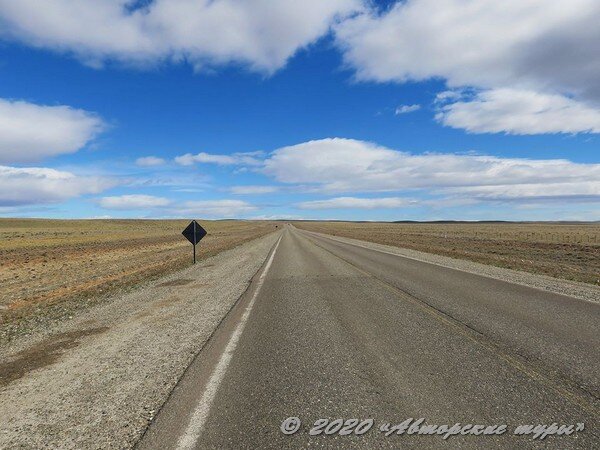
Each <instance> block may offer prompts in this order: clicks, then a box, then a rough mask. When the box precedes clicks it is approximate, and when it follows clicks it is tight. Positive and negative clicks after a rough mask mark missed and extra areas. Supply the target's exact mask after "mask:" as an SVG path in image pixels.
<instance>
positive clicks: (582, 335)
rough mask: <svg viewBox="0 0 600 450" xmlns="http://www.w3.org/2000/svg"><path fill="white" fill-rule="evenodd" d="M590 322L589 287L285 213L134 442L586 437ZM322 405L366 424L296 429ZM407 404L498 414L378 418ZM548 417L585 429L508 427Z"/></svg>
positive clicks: (509, 444)
mask: <svg viewBox="0 0 600 450" xmlns="http://www.w3.org/2000/svg"><path fill="white" fill-rule="evenodd" d="M599 324H600V305H598V304H596V303H592V302H587V301H583V300H578V299H575V298H571V297H567V296H561V295H558V294H552V293H548V292H545V291H542V290H538V289H534V288H530V287H524V286H521V285H516V284H511V283H508V282H505V281H499V280H496V279H493V278H488V277H484V276H479V275H474V274H472V273H467V272H463V271H459V270H456V269H450V268H446V267H442V266H438V265H435V264H430V263H424V262H420V261H417V260H414V259H409V258H405V257H401V256H397V255H393V254H390V253H385V252H382V251H378V250H374V249H369V248H366V247H363V246H358V245H354V244H349V243H347V242H342V241H341V240H338V239H336V238H334V237H328V236H325V235H318V234H315V233H310V232H306V231H301V230H298V229H296V228H294V227H292V226H286V227H285V229H284V230H283V231H282V233H281V239H280V240H279V241H278V243H277V244H276V246H275V247H274V248H273V250H272V252H271V254H270V256H269V258H268V260H267V261H266V262H265V264H264V265H263V268H262V269H261V271H259V273H258V274H257V275H256V276H255V278H254V280H253V283H252V284H251V286H250V288H249V289H248V291H247V292H246V294H245V295H244V297H243V298H242V299H240V302H239V303H238V305H237V306H236V308H234V310H232V312H231V313H230V314H229V315H228V317H227V318H226V319H225V320H224V322H223V323H222V325H221V326H220V327H219V329H218V330H217V331H216V332H215V334H214V335H213V337H212V338H211V340H210V341H209V344H208V345H207V346H206V347H205V348H204V350H203V351H202V352H201V353H200V354H199V356H198V358H197V359H196V360H195V361H194V363H193V364H192V365H191V366H190V367H189V368H188V370H187V372H186V373H185V375H184V376H183V378H182V380H181V382H180V383H179V384H178V386H177V388H176V389H175V390H174V391H173V393H172V395H171V397H170V398H169V400H168V401H167V403H166V404H165V406H164V407H163V409H162V410H161V411H160V413H159V414H158V416H157V418H156V420H155V421H154V422H153V424H152V425H151V427H150V428H149V429H148V431H147V432H146V434H145V436H144V438H143V439H142V441H141V442H140V443H139V448H142V449H147V448H154V449H159V448H160V449H167V448H207V449H208V448H211V449H214V448H307V447H317V448H320V447H324V448H339V447H352V448H398V447H408V448H437V447H446V448H456V447H459V446H460V447H461V448H496V447H497V448H517V447H519V448H539V447H540V446H543V447H545V448H548V447H549V448H563V449H564V448H594V447H595V448H598V447H599V446H600V438H599V436H600V435H599V433H600V432H599V430H598V426H597V425H598V418H599V417H600V414H599V403H598V397H599V394H600V356H599V355H600V353H599V351H598V349H599V348H600V346H599V344H600V338H599V334H600V333H598V328H599V327H598V325H599ZM290 416H292V417H298V418H299V419H300V420H301V422H302V425H301V427H300V429H299V430H298V431H297V432H296V433H295V434H293V435H286V434H284V433H283V432H282V431H281V430H280V425H281V423H282V421H283V420H284V419H286V418H287V417H290ZM319 418H327V419H329V420H334V419H338V418H341V419H351V418H357V419H360V420H366V419H373V427H372V428H371V429H370V430H369V431H368V432H367V433H365V434H363V435H360V436H357V435H354V434H351V435H347V436H340V435H339V434H337V433H336V434H334V435H324V433H321V435H316V436H311V435H309V430H310V429H311V428H312V426H313V423H314V422H315V421H316V420H317V419H319ZM409 418H414V419H419V418H425V419H426V423H428V424H436V425H444V424H447V425H454V424H455V423H460V424H461V426H463V425H464V424H481V425H486V426H487V425H490V426H492V425H507V428H506V432H504V433H503V434H494V435H480V436H475V435H453V436H450V437H449V438H448V439H446V440H444V439H443V437H442V436H441V435H417V434H412V435H407V434H406V433H405V434H402V435H397V434H392V435H390V436H385V433H382V432H381V431H380V426H381V425H382V424H385V423H390V424H391V425H390V426H393V425H396V424H400V423H402V422H403V421H405V420H406V419H409ZM552 423H558V425H561V424H565V425H576V424H584V425H583V426H584V427H585V429H584V430H583V431H582V430H581V425H576V426H577V427H578V428H577V429H578V431H575V432H573V434H571V435H569V436H561V437H557V436H550V437H547V438H546V439H544V440H543V441H541V440H540V439H537V440H534V439H533V438H532V435H529V436H522V435H517V436H516V435H514V434H513V431H514V429H515V428H516V427H517V426H519V425H525V424H533V425H538V424H547V425H551V424H552ZM365 426H366V425H365ZM331 429H332V430H333V429H335V427H334V426H332V427H331ZM466 430H468V429H466ZM490 430H493V428H491V429H490ZM496 430H497V431H498V430H501V428H496Z"/></svg>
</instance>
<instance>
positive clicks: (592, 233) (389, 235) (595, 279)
mask: <svg viewBox="0 0 600 450" xmlns="http://www.w3.org/2000/svg"><path fill="white" fill-rule="evenodd" d="M294 225H296V226H297V227H298V228H302V229H306V230H310V231H316V232H320V233H327V234H333V235H337V236H345V237H349V238H354V239H362V240H365V241H370V242H376V243H378V244H385V245H392V246H396V247H404V248H410V249H413V250H420V251H423V252H429V253H436V254H439V255H444V256H450V257H453V258H461V259H467V260H471V261H476V262H481V263H484V264H491V265H495V266H499V267H506V268H510V269H516V270H522V271H527V272H532V273H537V274H544V275H549V276H552V277H556V278H564V279H568V280H575V281H582V282H585V283H591V284H595V285H600V224H598V223H590V224H553V223H523V224H521V223H355V222H296V223H295V224H294Z"/></svg>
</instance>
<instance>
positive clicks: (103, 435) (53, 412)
mask: <svg viewBox="0 0 600 450" xmlns="http://www.w3.org/2000/svg"><path fill="white" fill-rule="evenodd" d="M278 236H279V233H273V234H270V235H268V236H265V237H262V238H259V239H257V240H254V241H251V242H248V243H246V244H243V245H241V246H239V247H236V248H234V249H231V250H228V251H225V252H223V253H220V254H218V255H216V256H214V257H212V258H209V259H206V260H205V261H202V262H200V263H199V264H197V265H196V266H194V267H190V268H188V269H185V270H183V271H180V272H177V273H175V274H172V275H169V276H167V277H163V278H161V279H158V280H156V281H154V282H152V283H151V284H149V285H147V286H145V287H143V288H141V289H139V290H136V291H134V292H131V293H128V294H126V295H122V296H118V297H115V298H114V299H112V301H110V302H108V303H106V304H102V305H100V306H98V307H95V308H92V309H90V310H89V311H86V312H85V313H84V314H81V315H80V316H78V317H77V318H76V319H74V320H72V321H70V322H68V323H67V324H65V325H64V326H63V327H62V328H61V329H60V330H53V331H52V333H51V334H50V335H48V334H43V333H42V334H40V335H39V336H36V337H32V338H31V339H30V340H28V342H19V343H16V344H15V345H13V346H11V348H10V349H3V350H2V352H3V354H2V355H0V356H1V357H2V361H3V363H2V366H3V367H2V374H3V377H2V380H3V384H0V410H2V412H3V414H2V415H0V430H2V431H1V432H0V447H2V448H19V447H24V448H41V447H60V448H80V449H81V448H123V447H129V446H131V445H132V444H133V443H135V442H136V441H137V439H138V438H139V436H140V435H141V433H143V431H144V429H145V428H146V427H147V425H148V423H149V422H150V421H151V420H152V418H153V417H154V415H155V414H156V411H157V410H158V409H159V408H160V406H161V405H162V404H163V403H164V401H165V400H166V398H167V397H168V395H169V393H170V392H171V390H172V389H173V387H174V386H175V385H176V383H177V382H178V380H179V378H180V376H181V374H182V373H183V372H184V371H185V368H186V367H187V366H188V365H189V364H190V362H191V361H192V360H193V358H194V356H195V355H196V354H197V353H198V351H199V350H200V349H201V348H202V346H203V345H204V343H205V342H206V341H207V340H208V339H209V337H210V335H211V334H212V332H213V331H214V329H215V328H216V327H217V326H218V324H219V323H220V322H221V320H222V319H223V317H224V316H225V315H226V314H227V312H228V311H229V310H230V309H231V308H232V306H233V305H234V304H235V303H236V301H237V299H238V298H239V297H240V296H241V295H242V293H243V292H244V291H245V290H246V288H247V286H248V284H249V282H250V280H251V279H252V277H253V275H254V274H255V273H256V271H257V270H258V269H259V268H260V267H261V265H262V264H263V262H264V260H265V258H266V257H267V255H268V253H269V250H270V249H271V248H272V246H273V245H274V243H275V242H276V240H277V238H278ZM32 361H35V363H32Z"/></svg>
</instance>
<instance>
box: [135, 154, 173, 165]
mask: <svg viewBox="0 0 600 450" xmlns="http://www.w3.org/2000/svg"><path fill="white" fill-rule="evenodd" d="M165 162H166V161H165V160H164V159H163V158H157V157H156V156H143V157H141V158H138V159H136V160H135V163H136V164H137V165H138V166H140V167H153V166H162V165H163V164H165Z"/></svg>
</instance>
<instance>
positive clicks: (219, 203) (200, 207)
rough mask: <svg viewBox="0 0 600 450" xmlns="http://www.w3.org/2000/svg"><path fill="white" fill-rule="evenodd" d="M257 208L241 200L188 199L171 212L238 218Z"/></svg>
mask: <svg viewBox="0 0 600 450" xmlns="http://www.w3.org/2000/svg"><path fill="white" fill-rule="evenodd" d="M256 209H257V208H256V206H254V205H251V204H250V203H248V202H244V201H242V200H228V199H225V200H200V201H188V202H185V203H183V205H182V206H181V207H179V208H177V209H173V213H174V214H177V215H179V216H182V215H185V216H196V217H209V218H217V219H229V218H239V217H241V216H244V215H245V214H248V213H250V212H252V211H255V210H256Z"/></svg>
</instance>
